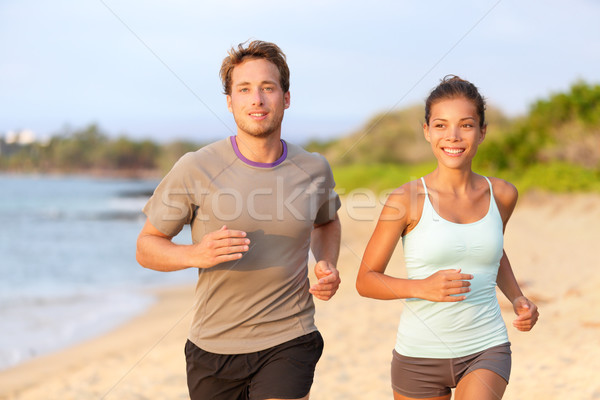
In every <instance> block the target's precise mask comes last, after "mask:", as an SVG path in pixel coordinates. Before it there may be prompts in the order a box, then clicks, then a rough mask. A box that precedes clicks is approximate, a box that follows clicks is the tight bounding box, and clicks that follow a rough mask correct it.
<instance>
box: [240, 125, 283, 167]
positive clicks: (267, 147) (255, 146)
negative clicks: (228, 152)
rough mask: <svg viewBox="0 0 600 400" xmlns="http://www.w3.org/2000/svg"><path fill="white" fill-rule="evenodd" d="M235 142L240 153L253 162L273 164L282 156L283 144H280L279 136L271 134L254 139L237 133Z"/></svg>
mask: <svg viewBox="0 0 600 400" xmlns="http://www.w3.org/2000/svg"><path fill="white" fill-rule="evenodd" d="M235 141H236V143H237V147H238V149H239V151H240V153H242V155H243V156H244V157H246V158H247V159H248V160H250V161H253V162H257V163H265V164H270V163H274V162H275V161H277V160H278V159H279V158H280V157H281V155H282V154H283V144H282V143H281V135H280V134H279V135H278V134H271V135H269V136H268V137H255V136H252V135H248V134H243V133H240V132H238V134H237V136H236V137H235Z"/></svg>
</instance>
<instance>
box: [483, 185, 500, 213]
mask: <svg viewBox="0 0 600 400" xmlns="http://www.w3.org/2000/svg"><path fill="white" fill-rule="evenodd" d="M484 178H485V180H486V181H487V183H488V185H490V211H491V212H493V213H495V214H498V216H499V217H500V210H499V209H498V204H496V198H495V197H494V189H493V188H492V182H491V181H490V180H489V179H488V177H487V176H484Z"/></svg>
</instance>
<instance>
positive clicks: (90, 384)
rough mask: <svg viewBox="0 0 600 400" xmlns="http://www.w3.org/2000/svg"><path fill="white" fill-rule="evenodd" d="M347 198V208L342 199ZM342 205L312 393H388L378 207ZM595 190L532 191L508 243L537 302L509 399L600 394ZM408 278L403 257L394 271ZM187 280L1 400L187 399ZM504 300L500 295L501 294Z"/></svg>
mask: <svg viewBox="0 0 600 400" xmlns="http://www.w3.org/2000/svg"><path fill="white" fill-rule="evenodd" d="M346 205H347V203H345V206H346ZM359 211H360V212H358V211H357V210H352V213H351V214H352V215H353V216H354V217H357V216H358V217H360V218H363V219H364V220H363V221H359V220H357V219H356V218H350V216H349V215H348V213H347V212H346V210H345V207H343V208H342V212H341V216H342V223H343V236H342V249H341V250H342V251H341V257H340V262H339V269H340V271H341V273H342V280H343V282H342V286H341V288H340V291H339V292H338V294H337V295H336V296H335V297H334V299H332V300H331V301H329V302H321V301H318V300H317V301H316V302H317V325H318V326H319V329H320V330H321V332H322V334H323V337H324V338H325V351H324V354H323V357H322V358H321V361H320V362H319V365H318V367H317V372H316V377H315V384H314V386H313V390H312V397H311V398H312V399H325V400H332V399H333V400H335V399H345V400H348V399H391V389H390V383H389V363H390V357H391V350H392V348H393V345H394V340H395V332H396V325H397V322H398V318H399V315H400V312H401V309H402V301H387V302H384V301H377V300H371V299H364V298H361V297H360V296H358V294H357V293H356V291H355V289H354V282H355V279H356V272H357V270H358V265H359V262H360V258H361V257H362V253H363V250H364V248H365V246H366V243H367V241H368V239H369V237H370V234H371V232H372V230H373V227H374V224H375V220H376V218H377V215H378V209H377V208H372V209H368V208H364V209H361V210H359ZM599 247H600V195H592V194H585V195H552V196H550V195H528V196H527V197H526V198H525V199H524V200H522V201H521V202H520V204H519V205H518V207H517V209H516V210H515V213H514V215H513V217H512V219H511V221H510V223H509V226H508V228H507V232H506V243H505V248H506V250H507V253H508V255H509V258H510V260H511V262H512V264H513V269H514V270H515V274H516V275H517V278H518V280H519V282H521V284H522V287H523V290H524V292H525V293H526V295H528V296H529V297H530V298H531V299H533V300H534V301H535V302H536V303H537V304H538V306H539V308H540V314H541V317H540V321H539V322H538V324H537V326H536V327H535V328H534V330H533V331H532V332H529V333H522V332H518V331H517V330H516V329H514V328H513V327H512V325H511V321H512V319H513V318H514V316H513V312H512V310H511V308H510V305H508V304H507V302H506V301H505V300H504V299H503V298H502V297H501V302H500V304H501V306H502V309H503V315H504V319H505V321H506V323H507V326H508V330H509V336H510V340H511V342H512V350H513V370H512V376H511V383H510V384H509V386H508V389H507V391H506V394H505V396H504V399H512V400H516V399H544V400H551V399H565V398H566V399H570V400H577V399H585V400H588V399H600V311H599V310H598V307H599V306H600V290H599V289H600V262H599V261H598V256H597V251H598V248H599ZM388 271H389V272H390V273H392V274H396V275H399V276H401V275H402V274H403V267H402V262H401V254H400V252H398V254H396V255H395V256H394V259H393V260H392V265H390V267H389V268H388ZM192 290H193V289H192V287H191V286H187V287H181V288H172V289H167V290H162V291H160V292H159V293H157V298H158V301H157V303H156V305H155V306H153V307H152V308H151V309H150V310H149V311H148V312H147V313H145V314H144V315H142V316H140V317H138V318H136V319H134V320H132V321H131V322H129V323H127V324H126V325H124V326H122V327H121V328H119V329H117V330H115V331H113V332H111V333H109V334H107V335H104V336H102V337H99V338H97V339H94V340H91V341H88V342H85V343H83V344H80V345H77V346H74V347H72V348H69V349H67V350H65V351H61V352H58V353H56V354H52V355H48V356H44V357H40V358H38V359H35V360H33V361H30V362H27V363H25V364H22V365H20V366H18V367H16V368H13V369H10V370H7V371H3V372H0V399H2V400H3V399H11V400H12V399H15V400H16V399H21V400H32V399H44V400H52V399H60V400H68V399H77V400H87V399H119V400H128V399H132V400H133V399H136V400H139V399H188V395H187V388H186V383H185V360H184V356H183V346H184V342H185V338H186V334H187V329H188V325H189V320H190V310H191V295H192ZM500 296H501V295H500Z"/></svg>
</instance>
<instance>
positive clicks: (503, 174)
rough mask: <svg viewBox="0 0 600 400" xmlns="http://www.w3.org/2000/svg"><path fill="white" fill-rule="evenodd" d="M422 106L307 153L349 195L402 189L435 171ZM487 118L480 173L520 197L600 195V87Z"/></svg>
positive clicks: (576, 88) (312, 146)
mask: <svg viewBox="0 0 600 400" xmlns="http://www.w3.org/2000/svg"><path fill="white" fill-rule="evenodd" d="M422 109H423V107H422V106H415V107H410V108H407V109H404V110H400V111H396V112H391V113H387V114H380V115H378V116H376V117H374V118H373V119H372V120H371V121H369V122H368V123H367V124H366V125H365V126H364V127H363V128H362V129H361V130H359V131H358V132H355V133H353V134H352V135H350V136H348V137H345V138H342V139H340V140H337V141H330V142H327V143H319V142H311V143H309V144H308V146H307V148H308V149H309V150H311V151H319V152H321V153H323V154H324V155H325V156H326V157H327V158H328V159H329V161H330V162H331V164H332V165H333V168H334V176H335V178H336V181H337V183H338V185H339V186H340V187H343V188H345V189H346V190H352V189H353V188H358V187H364V188H370V189H374V190H384V189H387V188H394V187H398V186H400V185H401V184H402V183H404V182H407V181H408V180H411V179H415V178H417V177H420V176H422V175H424V174H426V173H427V172H429V171H432V170H433V169H434V167H435V160H434V159H433V156H432V154H431V150H430V148H429V144H428V143H427V142H426V141H425V139H424V138H423V129H422V124H423V116H422V115H421V113H422ZM486 117H487V120H488V133H487V137H486V140H485V141H484V142H483V144H482V145H481V146H480V147H479V151H478V154H477V157H476V158H475V160H474V165H473V168H474V170H475V171H477V172H479V173H481V174H484V175H488V176H490V175H491V176H497V177H500V178H503V179H506V180H509V181H510V182H512V183H514V184H515V185H516V186H517V188H519V190H520V191H521V192H526V191H528V190H532V189H541V190H546V191H553V192H573V191H600V85H589V84H587V83H585V82H576V83H575V84H574V85H572V87H571V88H570V90H569V91H568V92H567V93H558V94H553V95H551V96H550V97H549V98H548V99H544V100H539V101H537V102H535V103H534V104H533V105H532V106H531V108H530V111H529V113H528V114H527V115H526V116H524V117H519V118H512V119H511V118H508V117H506V116H505V115H503V114H502V112H501V111H500V110H498V109H495V108H491V107H489V108H488V110H487V111H486Z"/></svg>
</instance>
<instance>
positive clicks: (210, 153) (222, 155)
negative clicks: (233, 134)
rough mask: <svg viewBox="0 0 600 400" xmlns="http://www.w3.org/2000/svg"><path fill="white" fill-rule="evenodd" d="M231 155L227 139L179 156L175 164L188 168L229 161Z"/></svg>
mask: <svg viewBox="0 0 600 400" xmlns="http://www.w3.org/2000/svg"><path fill="white" fill-rule="evenodd" d="M232 155H233V152H232V150H231V144H230V143H229V138H227V139H221V140H218V141H216V142H213V143H210V144H207V145H205V146H202V147H200V148H199V149H198V150H196V151H191V152H189V153H186V154H184V155H183V156H181V158H180V159H179V161H178V162H177V163H178V164H184V165H186V166H190V164H196V165H197V164H205V163H207V162H208V163H215V162H218V161H222V160H226V159H229V158H231V156H232Z"/></svg>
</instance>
